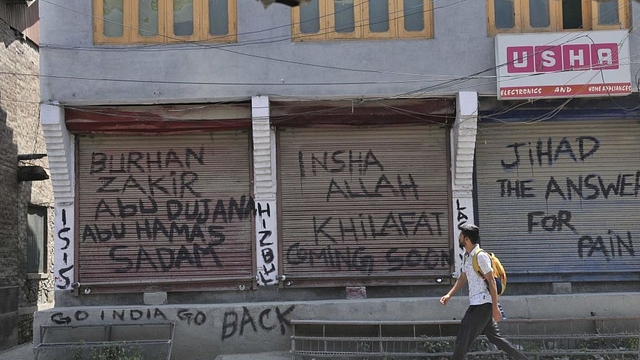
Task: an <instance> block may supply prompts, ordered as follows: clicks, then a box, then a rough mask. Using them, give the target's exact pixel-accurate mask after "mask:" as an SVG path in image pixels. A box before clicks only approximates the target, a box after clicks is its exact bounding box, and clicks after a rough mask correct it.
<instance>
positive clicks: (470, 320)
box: [451, 304, 528, 360]
mask: <svg viewBox="0 0 640 360" xmlns="http://www.w3.org/2000/svg"><path fill="white" fill-rule="evenodd" d="M480 334H484V335H485V336H486V337H487V339H488V340H489V341H490V342H491V343H493V344H494V345H496V346H497V347H498V349H500V350H502V351H504V352H505V353H507V355H509V356H510V357H512V358H514V359H528V358H527V357H526V356H525V355H524V354H523V353H521V352H520V351H519V350H518V349H516V348H515V347H513V345H511V343H510V342H509V341H507V339H505V338H504V337H503V336H502V335H501V334H500V329H498V324H496V322H495V321H493V314H492V308H491V304H482V305H471V306H469V308H468V309H467V312H466V313H465V314H464V317H463V318H462V321H461V323H460V331H458V337H457V338H456V345H455V348H454V349H453V356H452V357H451V359H453V360H461V359H464V357H465V355H467V352H469V349H470V348H471V344H473V341H474V340H475V339H476V338H477V337H478V336H479V335H480Z"/></svg>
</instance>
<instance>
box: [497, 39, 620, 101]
mask: <svg viewBox="0 0 640 360" xmlns="http://www.w3.org/2000/svg"><path fill="white" fill-rule="evenodd" d="M628 35H629V34H628V32H627V31H624V30H615V31H589V32H571V33H548V34H519V35H497V36H496V39H495V41H496V62H497V63H496V70H497V71H496V72H497V75H498V79H497V83H498V98H499V99H540V98H558V97H566V98H569V97H589V96H609V95H612V96H613V95H617V96H620V95H628V94H630V93H631V69H630V65H629V41H628Z"/></svg>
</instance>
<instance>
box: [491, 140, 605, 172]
mask: <svg viewBox="0 0 640 360" xmlns="http://www.w3.org/2000/svg"><path fill="white" fill-rule="evenodd" d="M534 144H535V145H534ZM527 145H528V158H529V164H530V165H531V166H534V164H535V163H536V162H537V165H538V166H540V167H541V166H542V165H543V163H546V165H548V166H551V165H553V163H554V162H556V161H558V159H559V158H560V156H568V157H569V158H571V159H572V160H573V161H574V162H578V161H584V160H585V159H586V158H588V157H589V156H591V155H593V154H594V153H595V152H596V151H598V149H599V148H600V140H598V139H596V138H594V137H592V136H580V137H577V138H576V139H575V143H574V145H573V147H572V145H571V142H570V141H569V140H568V139H567V138H566V137H563V138H562V140H560V142H558V145H557V146H556V147H555V150H554V149H553V147H554V146H553V139H552V138H551V137H550V138H548V139H547V141H546V143H545V142H544V141H543V140H542V139H538V141H537V142H535V143H532V142H531V141H530V142H527V143H525V142H522V143H513V144H509V145H507V146H506V147H507V148H511V149H513V155H514V156H515V160H514V161H512V162H506V161H505V160H504V159H503V160H500V163H501V164H502V168H503V169H505V170H509V169H514V168H517V167H518V166H520V153H521V151H520V149H521V148H524V147H525V146H527ZM532 145H534V146H532ZM576 145H577V150H574V147H575V146H576ZM525 151H526V150H525ZM576 151H577V154H576ZM576 155H577V156H576ZM525 156H526V155H525Z"/></svg>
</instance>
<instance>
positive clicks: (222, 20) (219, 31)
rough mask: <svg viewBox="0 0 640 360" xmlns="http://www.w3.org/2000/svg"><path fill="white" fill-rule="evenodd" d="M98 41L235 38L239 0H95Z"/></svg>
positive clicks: (228, 39)
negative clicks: (237, 1) (237, 2)
mask: <svg viewBox="0 0 640 360" xmlns="http://www.w3.org/2000/svg"><path fill="white" fill-rule="evenodd" d="M93 15H94V37H93V39H94V42H95V43H97V44H130V43H149V44H156V43H171V42H179V41H209V42H235V41H236V40H237V24H236V0H93Z"/></svg>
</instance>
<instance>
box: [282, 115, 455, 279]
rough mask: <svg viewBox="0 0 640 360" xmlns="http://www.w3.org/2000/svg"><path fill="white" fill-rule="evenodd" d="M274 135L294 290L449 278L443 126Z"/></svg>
mask: <svg viewBox="0 0 640 360" xmlns="http://www.w3.org/2000/svg"><path fill="white" fill-rule="evenodd" d="M278 134H279V138H278V154H279V162H278V164H279V165H278V166H279V175H278V176H279V181H280V187H279V193H280V196H281V198H280V208H281V234H282V252H283V255H282V259H283V260H282V261H283V270H284V274H285V276H286V278H287V279H289V280H290V281H289V282H288V284H289V285H291V286H296V285H299V286H330V285H338V286H345V285H367V284H370V285H375V284H389V283H392V284H395V285H401V284H411V283H421V284H424V283H425V277H442V276H448V275H449V274H450V265H451V258H450V240H449V226H448V224H449V190H448V189H449V188H450V187H449V161H448V157H447V149H448V148H449V147H448V142H447V129H446V127H445V126H441V125H412V126H394V127H361V128H346V129H345V128H341V129H335V128H333V129H326V128H323V129H319V128H315V129H306V128H281V129H279V131H278Z"/></svg>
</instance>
